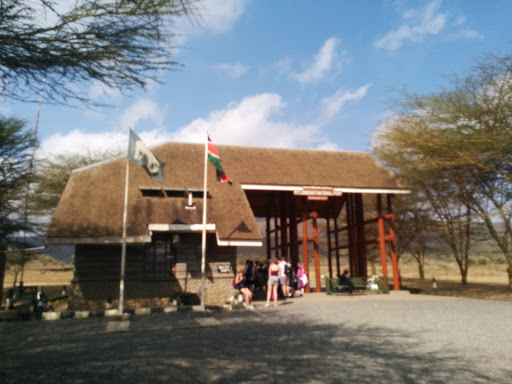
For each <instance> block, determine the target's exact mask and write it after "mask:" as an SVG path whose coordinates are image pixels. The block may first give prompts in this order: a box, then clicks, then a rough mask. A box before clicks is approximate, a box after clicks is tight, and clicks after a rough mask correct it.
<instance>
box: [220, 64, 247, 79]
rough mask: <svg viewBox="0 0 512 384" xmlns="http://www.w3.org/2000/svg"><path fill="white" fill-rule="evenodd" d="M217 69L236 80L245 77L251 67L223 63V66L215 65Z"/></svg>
mask: <svg viewBox="0 0 512 384" xmlns="http://www.w3.org/2000/svg"><path fill="white" fill-rule="evenodd" d="M215 68H217V69H218V70H220V71H221V72H223V73H225V74H226V75H228V76H229V77H232V78H234V79H239V78H240V77H242V76H243V75H245V74H246V73H247V72H248V71H249V69H250V67H248V66H246V65H242V64H240V63H235V64H227V63H222V64H217V65H215Z"/></svg>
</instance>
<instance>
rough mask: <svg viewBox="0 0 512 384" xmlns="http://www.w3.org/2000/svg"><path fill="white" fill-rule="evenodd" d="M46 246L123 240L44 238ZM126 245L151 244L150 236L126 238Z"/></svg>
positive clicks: (118, 240)
mask: <svg viewBox="0 0 512 384" xmlns="http://www.w3.org/2000/svg"><path fill="white" fill-rule="evenodd" d="M46 243H47V244H55V245H64V244H72V245H75V244H81V245H82V244H91V245H92V244H102V245H108V244H122V243H123V238H122V237H121V236H118V237H48V238H46ZM126 243H127V244H141V243H151V236H150V235H144V236H128V237H126Z"/></svg>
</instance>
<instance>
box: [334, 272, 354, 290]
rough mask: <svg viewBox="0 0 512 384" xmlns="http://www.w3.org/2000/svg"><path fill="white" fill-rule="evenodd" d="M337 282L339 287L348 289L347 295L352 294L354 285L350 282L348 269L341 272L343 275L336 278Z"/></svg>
mask: <svg viewBox="0 0 512 384" xmlns="http://www.w3.org/2000/svg"><path fill="white" fill-rule="evenodd" d="M338 281H339V284H340V285H344V286H346V287H348V293H350V294H352V292H354V283H352V281H350V274H349V273H348V269H345V270H344V271H343V274H342V275H340V276H339V277H338Z"/></svg>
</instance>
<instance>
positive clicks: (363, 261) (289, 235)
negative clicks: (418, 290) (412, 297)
mask: <svg viewBox="0 0 512 384" xmlns="http://www.w3.org/2000/svg"><path fill="white" fill-rule="evenodd" d="M242 188H243V189H244V191H245V193H246V195H247V198H248V200H249V203H250V205H251V208H252V209H253V211H254V215H255V216H256V217H258V218H265V220H266V230H265V231H266V241H267V243H266V257H267V259H270V258H272V257H273V256H275V257H285V258H289V259H290V260H291V262H292V264H294V265H295V264H296V263H298V262H300V252H299V250H302V263H303V265H304V269H305V270H306V271H307V272H308V274H309V275H310V276H311V273H310V272H311V271H314V275H315V291H316V292H321V272H320V233H319V227H318V221H319V219H324V220H325V222H326V238H327V261H328V275H329V277H330V278H332V277H334V276H339V275H340V274H341V263H340V258H341V251H342V250H347V251H346V252H348V262H349V270H350V274H351V276H359V277H368V276H367V253H366V252H367V246H368V245H372V244H377V245H378V249H379V256H380V262H381V266H382V275H383V283H384V288H386V289H393V290H399V289H400V285H399V278H398V275H399V273H398V264H397V257H396V236H395V232H394V229H393V221H394V218H395V215H394V214H393V213H392V198H393V195H394V193H393V192H394V191H386V190H374V191H364V190H360V191H357V190H355V189H346V190H344V189H343V188H335V187H324V186H296V187H282V186H277V187H276V186H261V185H259V186H255V185H242ZM365 192H366V196H367V197H369V198H374V199H375V202H374V204H375V207H376V212H374V213H373V214H374V217H372V218H365V217H367V216H368V215H365V212H364V205H363V195H364V193H365ZM383 200H385V201H383ZM340 215H342V216H344V217H345V222H344V225H343V226H340V224H339V221H340V220H339V217H340ZM299 226H300V228H301V231H300V232H301V233H299ZM371 227H374V228H373V229H374V231H373V232H375V233H373V232H372V231H371V230H370V229H371ZM310 244H312V247H313V255H312V256H313V257H312V264H310V259H311V254H310ZM388 254H389V259H390V261H391V266H392V271H393V281H392V283H391V282H390V283H389V287H387V286H386V284H388V279H387V277H388V267H387V263H388ZM306 292H310V285H309V284H308V286H306Z"/></svg>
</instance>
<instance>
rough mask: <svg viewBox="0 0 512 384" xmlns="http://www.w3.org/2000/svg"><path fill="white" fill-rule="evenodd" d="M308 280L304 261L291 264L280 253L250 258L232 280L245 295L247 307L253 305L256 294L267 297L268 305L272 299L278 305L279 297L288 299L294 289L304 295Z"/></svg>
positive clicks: (294, 291) (266, 305)
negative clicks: (273, 255)
mask: <svg viewBox="0 0 512 384" xmlns="http://www.w3.org/2000/svg"><path fill="white" fill-rule="evenodd" d="M307 284H308V278H307V272H306V271H305V270H304V267H303V266H302V264H300V263H297V265H295V266H292V264H291V262H290V261H289V260H288V259H286V258H277V257H275V258H274V259H272V260H265V261H264V262H256V263H254V262H253V261H252V260H247V262H246V264H245V266H243V267H241V268H240V269H239V270H238V272H237V274H236V275H235V278H234V280H233V286H234V287H235V288H236V289H238V290H239V291H240V293H241V294H242V295H244V296H245V308H246V309H249V310H252V309H254V306H253V305H252V301H253V298H254V297H255V295H259V296H260V297H261V298H265V299H266V303H265V307H268V306H270V303H271V301H273V302H274V306H277V300H278V298H279V297H282V298H284V299H286V298H287V297H291V296H293V295H294V294H295V293H298V294H299V295H300V296H303V295H304V287H305V286H306V285H307Z"/></svg>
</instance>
